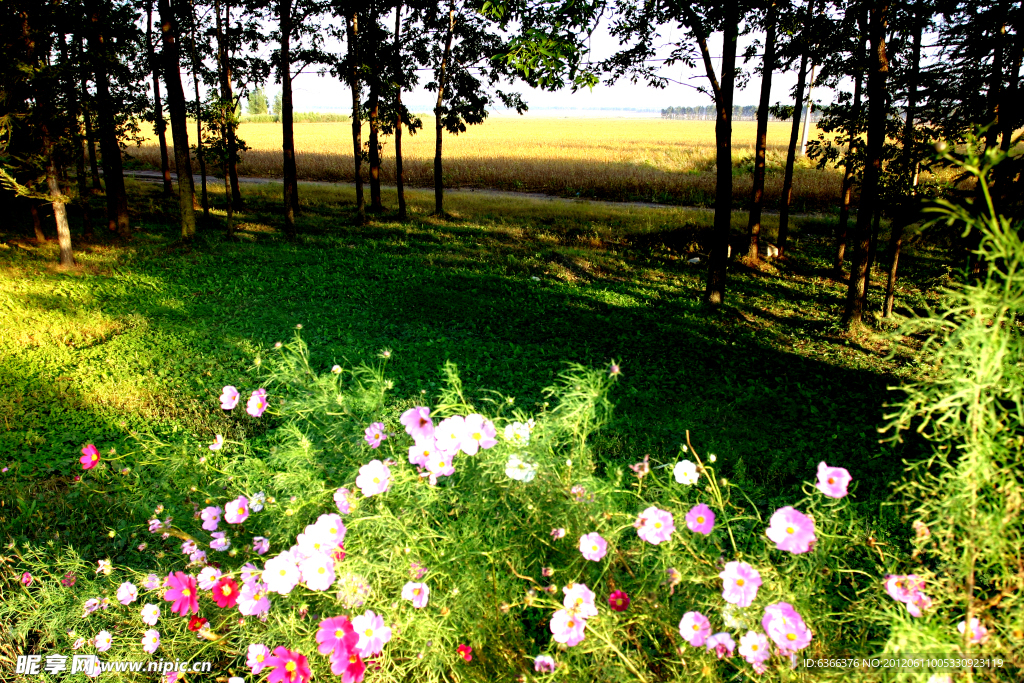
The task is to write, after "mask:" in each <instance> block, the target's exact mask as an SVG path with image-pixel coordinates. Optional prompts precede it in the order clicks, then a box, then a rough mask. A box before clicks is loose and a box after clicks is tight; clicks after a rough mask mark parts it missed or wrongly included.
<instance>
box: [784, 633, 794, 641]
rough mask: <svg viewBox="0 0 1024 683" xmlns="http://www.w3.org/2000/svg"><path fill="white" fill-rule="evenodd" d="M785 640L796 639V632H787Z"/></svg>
mask: <svg viewBox="0 0 1024 683" xmlns="http://www.w3.org/2000/svg"><path fill="white" fill-rule="evenodd" d="M786 640H796V634H795V633H787V634H786Z"/></svg>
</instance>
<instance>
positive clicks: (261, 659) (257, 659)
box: [256, 653, 263, 664]
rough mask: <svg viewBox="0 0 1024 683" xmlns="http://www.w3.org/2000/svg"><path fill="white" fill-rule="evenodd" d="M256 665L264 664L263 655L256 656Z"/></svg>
mask: <svg viewBox="0 0 1024 683" xmlns="http://www.w3.org/2000/svg"><path fill="white" fill-rule="evenodd" d="M256 663H257V664H262V663H263V654H262V653H261V654H258V655H256Z"/></svg>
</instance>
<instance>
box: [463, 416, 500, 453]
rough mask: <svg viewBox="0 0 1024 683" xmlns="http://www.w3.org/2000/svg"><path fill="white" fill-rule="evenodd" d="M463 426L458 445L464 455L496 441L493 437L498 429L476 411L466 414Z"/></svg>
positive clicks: (486, 447)
mask: <svg viewBox="0 0 1024 683" xmlns="http://www.w3.org/2000/svg"><path fill="white" fill-rule="evenodd" d="M463 427H464V431H463V432H462V441H461V443H460V446H459V447H460V448H461V449H462V452H463V453H465V454H466V455H476V454H477V452H478V451H480V450H481V449H484V450H486V449H488V448H491V447H492V446H494V444H496V443H498V440H497V438H495V437H496V436H497V434H498V430H497V429H495V428H494V423H493V422H491V421H490V420H488V419H487V418H485V417H484V416H483V415H479V414H477V413H473V414H472V415H467V416H466V421H465V423H464V425H463Z"/></svg>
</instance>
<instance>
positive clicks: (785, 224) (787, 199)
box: [776, 0, 814, 257]
mask: <svg viewBox="0 0 1024 683" xmlns="http://www.w3.org/2000/svg"><path fill="white" fill-rule="evenodd" d="M813 13H814V0H808V2H807V15H808V16H811V15H812V14H813ZM803 42H804V45H803V54H802V55H801V56H800V73H799V74H798V75H797V82H796V98H795V101H794V103H793V105H794V106H793V128H792V130H791V131H790V134H789V150H788V152H787V153H786V175H785V178H784V179H783V181H782V205H781V206H780V207H779V234H778V238H777V239H776V246H777V247H778V249H779V256H780V257H782V256H785V255H786V240H787V239H788V238H789V206H790V204H792V203H793V166H794V164H795V163H796V143H797V140H798V139H799V138H800V116H801V113H802V112H803V105H804V86H805V84H806V83H807V53H808V51H809V50H810V41H809V40H807V39H804V41H803Z"/></svg>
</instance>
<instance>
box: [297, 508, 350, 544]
mask: <svg viewBox="0 0 1024 683" xmlns="http://www.w3.org/2000/svg"><path fill="white" fill-rule="evenodd" d="M313 527H314V528H315V529H316V530H317V533H319V534H321V535H322V536H323V537H324V539H326V541H327V544H328V545H329V546H331V547H332V548H333V547H334V546H336V545H339V544H341V543H344V542H345V534H347V533H348V529H346V528H345V523H344V522H343V521H341V516H340V515H336V514H334V513H325V514H322V515H320V516H319V517H317V518H316V523H315V524H314V525H313ZM307 529H308V527H307Z"/></svg>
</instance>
